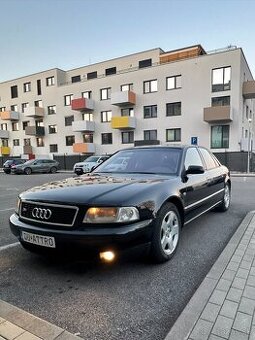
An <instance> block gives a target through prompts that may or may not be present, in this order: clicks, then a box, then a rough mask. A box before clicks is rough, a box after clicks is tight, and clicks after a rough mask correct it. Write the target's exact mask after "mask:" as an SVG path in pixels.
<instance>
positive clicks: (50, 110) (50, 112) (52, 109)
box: [48, 105, 56, 115]
mask: <svg viewBox="0 0 255 340" xmlns="http://www.w3.org/2000/svg"><path fill="white" fill-rule="evenodd" d="M54 114H56V105H51V106H48V115H54Z"/></svg>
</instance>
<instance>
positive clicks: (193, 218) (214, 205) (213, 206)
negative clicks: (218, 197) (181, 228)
mask: <svg viewBox="0 0 255 340" xmlns="http://www.w3.org/2000/svg"><path fill="white" fill-rule="evenodd" d="M220 203H221V201H219V202H217V203H215V204H213V205H212V206H211V207H210V208H207V209H206V210H204V211H202V212H201V213H200V214H198V215H196V216H195V217H192V218H191V219H190V220H188V221H186V222H184V225H186V224H188V223H190V222H192V221H193V220H195V219H196V218H198V217H199V216H201V215H203V214H205V213H206V212H208V211H210V210H211V209H213V208H215V207H216V206H217V205H219V204H220Z"/></svg>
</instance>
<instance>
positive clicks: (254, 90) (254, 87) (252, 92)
mask: <svg viewBox="0 0 255 340" xmlns="http://www.w3.org/2000/svg"><path fill="white" fill-rule="evenodd" d="M243 97H244V99H253V98H255V81H254V80H251V81H245V82H244V83H243Z"/></svg>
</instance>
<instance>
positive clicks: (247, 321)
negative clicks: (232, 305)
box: [233, 312, 252, 334]
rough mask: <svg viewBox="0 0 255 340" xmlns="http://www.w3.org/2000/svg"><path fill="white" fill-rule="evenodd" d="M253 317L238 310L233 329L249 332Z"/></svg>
mask: <svg viewBox="0 0 255 340" xmlns="http://www.w3.org/2000/svg"><path fill="white" fill-rule="evenodd" d="M251 322H252V317H251V316H250V315H248V314H244V313H241V312H237V314H236V318H235V321H234V325H233V329H236V330H237V331H239V332H243V333H247V334H249V332H250V328H251Z"/></svg>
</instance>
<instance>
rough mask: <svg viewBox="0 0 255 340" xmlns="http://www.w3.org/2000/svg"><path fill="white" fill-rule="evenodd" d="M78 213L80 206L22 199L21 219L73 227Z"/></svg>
mask: <svg viewBox="0 0 255 340" xmlns="http://www.w3.org/2000/svg"><path fill="white" fill-rule="evenodd" d="M77 213H78V207H74V206H69V205H59V204H51V203H40V202H32V201H22V202H21V206H20V217H21V219H24V220H29V221H33V222H37V223H40V224H41V223H43V224H51V225H56V226H66V227H72V226H73V225H74V222H75V219H76V216H77Z"/></svg>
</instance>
